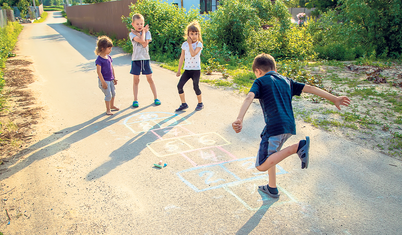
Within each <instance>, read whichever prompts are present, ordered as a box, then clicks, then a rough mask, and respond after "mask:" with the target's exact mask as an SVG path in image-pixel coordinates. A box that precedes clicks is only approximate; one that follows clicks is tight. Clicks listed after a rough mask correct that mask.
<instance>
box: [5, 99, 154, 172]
mask: <svg viewBox="0 0 402 235" xmlns="http://www.w3.org/2000/svg"><path fill="white" fill-rule="evenodd" d="M151 106H153V105H148V106H145V107H143V108H140V109H136V110H135V111H134V112H129V113H127V114H125V115H120V114H119V113H123V112H124V111H127V110H130V109H131V107H128V108H125V109H123V110H120V111H119V113H116V114H115V115H113V116H109V117H107V118H106V119H103V120H101V121H98V120H99V119H100V118H102V117H105V114H100V115H98V116H96V117H94V118H92V119H90V120H88V121H86V122H84V123H81V124H78V125H76V126H73V127H68V128H65V129H63V130H61V131H57V132H55V133H53V134H52V135H51V136H49V137H47V138H45V139H43V140H41V141H39V142H38V143H35V144H33V145H31V146H30V147H28V148H27V149H24V150H22V151H20V152H19V153H17V154H16V155H15V156H14V158H16V159H19V158H22V157H24V156H28V157H27V158H26V159H24V160H23V161H21V162H19V163H17V164H15V165H14V166H12V167H10V168H8V169H6V170H5V171H4V172H1V175H0V180H3V179H5V178H7V177H10V176H12V175H14V174H15V173H17V172H19V171H21V170H23V169H24V168H26V167H28V166H30V165H31V164H32V163H34V162H36V161H40V160H42V159H44V158H47V157H50V156H53V155H55V154H57V153H59V152H62V151H64V150H66V149H69V148H70V146H71V144H74V143H76V142H79V141H81V140H83V139H85V138H87V137H89V136H91V135H92V134H94V133H96V132H98V131H100V130H102V129H104V128H106V127H108V126H111V125H113V124H115V123H117V122H119V121H121V120H123V119H125V118H127V117H129V116H131V115H133V113H138V112H141V111H143V110H145V109H147V108H148V107H151ZM65 136H67V137H66V138H65V139H63V140H61V141H59V140H60V139H62V138H64V137H65Z"/></svg>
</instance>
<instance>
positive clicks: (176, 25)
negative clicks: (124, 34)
mask: <svg viewBox="0 0 402 235" xmlns="http://www.w3.org/2000/svg"><path fill="white" fill-rule="evenodd" d="M130 10H131V13H130V16H129V17H122V21H123V23H125V24H126V26H127V28H128V29H129V30H131V29H132V28H133V27H132V26H131V20H132V16H133V15H134V14H135V13H141V14H142V15H143V16H144V18H145V25H147V24H148V25H149V28H150V32H151V35H152V42H151V43H150V44H149V51H150V54H167V55H168V57H169V58H172V59H174V58H178V57H179V56H180V54H181V45H182V43H183V42H184V37H183V36H184V35H185V32H184V30H185V28H186V26H187V25H188V24H189V23H190V22H191V21H193V20H198V21H199V22H200V24H201V25H202V18H201V16H200V15H199V12H198V11H196V10H194V9H193V10H190V11H188V12H186V11H185V9H183V8H177V7H175V6H174V5H172V4H169V3H167V2H161V1H159V0H139V1H137V3H136V4H132V5H131V6H130ZM201 32H203V29H201ZM202 36H204V35H202ZM128 41H129V42H130V40H128ZM130 46H131V45H130ZM131 52H132V50H131Z"/></svg>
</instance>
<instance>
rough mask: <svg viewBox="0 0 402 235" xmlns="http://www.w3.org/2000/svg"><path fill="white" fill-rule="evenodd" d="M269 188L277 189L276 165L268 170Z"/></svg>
mask: <svg viewBox="0 0 402 235" xmlns="http://www.w3.org/2000/svg"><path fill="white" fill-rule="evenodd" d="M268 178H269V181H268V186H269V187H271V188H276V165H275V166H273V167H271V168H269V169H268Z"/></svg>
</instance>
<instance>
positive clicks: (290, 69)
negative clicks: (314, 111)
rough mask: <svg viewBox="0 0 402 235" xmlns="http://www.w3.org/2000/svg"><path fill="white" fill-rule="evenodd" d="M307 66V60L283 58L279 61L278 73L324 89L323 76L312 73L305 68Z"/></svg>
mask: <svg viewBox="0 0 402 235" xmlns="http://www.w3.org/2000/svg"><path fill="white" fill-rule="evenodd" d="M306 66H307V62H303V61H298V60H283V61H280V62H278V63H277V70H278V73H280V74H282V75H283V76H286V77H288V78H291V79H293V80H295V81H298V82H301V83H305V84H309V85H312V86H316V87H319V88H321V89H323V88H324V85H323V84H322V77H321V76H319V75H315V76H314V75H311V74H310V72H308V71H307V70H306V69H305V67H306Z"/></svg>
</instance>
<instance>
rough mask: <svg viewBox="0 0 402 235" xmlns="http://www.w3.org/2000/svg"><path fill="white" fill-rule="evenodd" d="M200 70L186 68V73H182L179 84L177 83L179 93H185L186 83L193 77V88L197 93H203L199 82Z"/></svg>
mask: <svg viewBox="0 0 402 235" xmlns="http://www.w3.org/2000/svg"><path fill="white" fill-rule="evenodd" d="M200 75H201V71H200V70H185V71H184V73H183V74H182V75H181V78H180V81H179V84H177V89H178V90H179V94H183V93H184V91H183V87H184V84H186V82H187V81H188V80H189V79H190V78H191V79H193V88H194V91H195V94H196V95H201V90H200V87H199V86H198V84H199V83H200Z"/></svg>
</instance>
